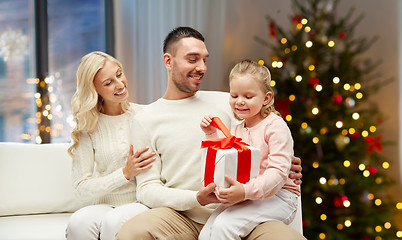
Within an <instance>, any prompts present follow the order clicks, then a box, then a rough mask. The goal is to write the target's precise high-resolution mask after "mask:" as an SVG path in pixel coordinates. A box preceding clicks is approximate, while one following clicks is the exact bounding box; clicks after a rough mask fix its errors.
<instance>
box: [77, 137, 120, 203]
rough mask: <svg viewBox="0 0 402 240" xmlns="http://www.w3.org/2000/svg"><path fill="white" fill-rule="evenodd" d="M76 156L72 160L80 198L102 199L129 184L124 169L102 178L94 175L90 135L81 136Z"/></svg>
mask: <svg viewBox="0 0 402 240" xmlns="http://www.w3.org/2000/svg"><path fill="white" fill-rule="evenodd" d="M75 154H76V156H75V157H73V160H72V178H73V185H74V189H75V193H76V195H77V196H78V197H79V198H81V199H93V198H97V197H101V196H103V195H105V194H109V193H111V191H113V190H114V189H116V188H118V187H120V186H122V185H124V184H125V183H127V182H128V180H127V179H126V178H125V177H124V175H123V170H122V168H118V169H116V170H115V171H113V172H111V173H110V174H108V175H105V176H102V177H98V176H95V175H94V167H95V157H94V155H95V154H94V149H93V146H92V140H91V137H90V136H89V134H85V133H83V134H81V135H80V142H79V144H78V146H77V148H76V151H75Z"/></svg>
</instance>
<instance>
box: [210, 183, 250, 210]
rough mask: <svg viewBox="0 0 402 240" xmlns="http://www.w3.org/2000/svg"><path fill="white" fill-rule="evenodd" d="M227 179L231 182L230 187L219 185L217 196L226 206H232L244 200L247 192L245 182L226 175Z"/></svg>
mask: <svg viewBox="0 0 402 240" xmlns="http://www.w3.org/2000/svg"><path fill="white" fill-rule="evenodd" d="M225 180H226V181H228V182H229V183H230V187H228V188H222V187H221V186H218V187H217V188H216V197H217V198H218V200H219V201H220V202H221V203H222V204H223V205H225V206H231V205H234V204H236V203H239V202H242V201H244V198H245V192H244V186H243V184H241V183H239V182H238V181H236V180H235V179H233V178H231V177H229V176H227V175H225Z"/></svg>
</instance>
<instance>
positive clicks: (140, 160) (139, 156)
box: [123, 145, 156, 180]
mask: <svg viewBox="0 0 402 240" xmlns="http://www.w3.org/2000/svg"><path fill="white" fill-rule="evenodd" d="M148 149H149V147H144V148H141V149H140V150H138V151H137V152H135V153H134V150H133V145H130V152H129V155H128V160H127V162H126V166H125V167H124V168H123V174H124V177H126V179H127V180H129V179H131V178H133V177H135V176H137V175H138V174H139V173H140V172H143V171H145V170H148V169H150V168H151V167H152V164H151V163H152V162H153V161H155V159H156V158H155V157H154V156H155V153H154V152H149V153H145V152H146V151H148Z"/></svg>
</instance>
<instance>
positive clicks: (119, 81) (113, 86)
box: [94, 61, 128, 107]
mask: <svg viewBox="0 0 402 240" xmlns="http://www.w3.org/2000/svg"><path fill="white" fill-rule="evenodd" d="M94 85H95V89H96V91H97V92H98V94H99V95H100V96H101V97H102V98H103V100H104V102H103V104H104V107H111V106H113V105H116V106H119V105H120V104H121V103H122V102H125V101H127V99H128V91H127V79H126V76H125V75H124V73H123V70H122V69H121V68H120V67H119V65H117V64H116V63H114V62H111V61H106V63H105V65H104V66H103V67H102V68H101V69H100V70H99V71H98V72H97V73H96V75H95V78H94ZM120 106H121V105H120Z"/></svg>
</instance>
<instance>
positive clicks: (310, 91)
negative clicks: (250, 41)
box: [257, 0, 402, 240]
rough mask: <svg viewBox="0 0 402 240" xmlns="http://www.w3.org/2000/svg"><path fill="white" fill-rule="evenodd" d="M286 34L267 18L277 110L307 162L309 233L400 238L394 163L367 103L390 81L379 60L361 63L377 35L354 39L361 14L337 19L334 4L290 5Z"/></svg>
mask: <svg viewBox="0 0 402 240" xmlns="http://www.w3.org/2000/svg"><path fill="white" fill-rule="evenodd" d="M292 3H293V4H292V5H293V7H294V11H293V12H294V15H293V16H292V17H291V27H290V29H289V30H287V31H285V30H284V29H283V28H282V27H280V26H278V25H277V23H275V21H274V20H273V19H272V18H270V17H269V16H268V17H267V20H268V30H269V34H270V39H269V40H268V41H266V40H263V39H261V38H257V40H258V41H259V42H261V43H263V44H265V45H266V46H267V47H269V48H270V52H271V53H272V54H273V55H272V57H271V59H270V60H267V61H265V62H264V61H263V60H260V64H266V65H267V66H268V67H269V68H270V70H271V74H272V82H271V85H272V86H273V87H274V89H275V91H276V98H275V106H276V109H277V110H278V111H279V112H280V113H281V115H282V117H283V118H284V119H285V120H286V121H287V123H288V125H289V127H290V129H291V131H292V135H293V139H294V143H295V146H294V148H295V155H296V156H299V157H300V158H301V159H302V161H303V185H302V204H303V227H304V235H305V236H306V238H307V239H309V240H314V239H364V240H369V239H373V240H374V239H375V240H380V239H396V238H401V237H402V232H401V231H398V230H397V229H396V226H395V224H394V222H393V219H392V214H393V213H395V211H398V209H399V211H400V209H401V208H402V207H401V205H402V203H398V204H396V203H395V202H393V200H392V199H391V197H390V196H389V194H388V192H387V189H389V186H390V185H391V184H392V179H391V178H390V177H389V176H387V173H386V169H388V168H389V167H390V163H389V162H390V161H389V160H388V159H386V158H385V157H384V156H383V155H382V154H381V152H382V150H383V146H384V144H387V143H385V142H384V141H383V139H382V136H381V134H380V131H379V130H380V127H379V126H380V125H381V123H382V122H383V121H384V116H383V115H382V114H381V112H380V111H379V110H378V108H377V106H376V105H375V104H374V103H373V102H371V101H370V99H368V97H369V96H370V95H372V94H373V93H375V92H376V91H377V90H378V89H379V88H380V87H381V86H383V85H384V84H386V82H388V81H390V80H389V79H386V80H383V79H381V75H380V74H379V73H378V69H377V66H379V61H371V60H367V59H364V58H363V57H361V56H362V55H361V54H362V53H363V52H364V51H366V50H367V49H368V48H369V47H370V46H371V45H372V44H373V43H374V42H375V40H376V37H372V38H364V37H357V38H356V37H354V36H353V33H354V29H355V27H356V26H357V25H358V23H359V21H360V20H361V19H362V18H363V16H362V15H360V16H358V17H355V16H354V11H353V9H350V11H349V12H348V13H347V14H346V15H345V16H344V17H337V16H336V14H335V13H336V6H337V4H338V2H337V1H336V0H325V1H323V0H293V2H292Z"/></svg>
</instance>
